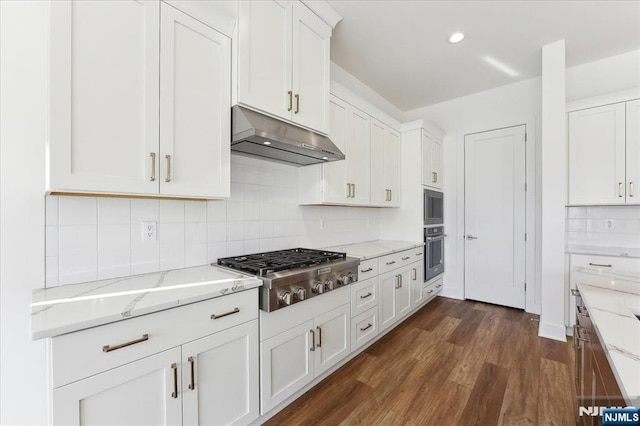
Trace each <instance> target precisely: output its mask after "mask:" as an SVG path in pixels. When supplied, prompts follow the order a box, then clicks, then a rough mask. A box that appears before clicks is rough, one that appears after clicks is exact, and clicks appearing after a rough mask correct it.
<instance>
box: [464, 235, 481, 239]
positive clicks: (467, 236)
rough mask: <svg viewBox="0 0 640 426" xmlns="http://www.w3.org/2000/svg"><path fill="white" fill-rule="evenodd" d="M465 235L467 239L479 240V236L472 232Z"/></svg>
mask: <svg viewBox="0 0 640 426" xmlns="http://www.w3.org/2000/svg"><path fill="white" fill-rule="evenodd" d="M464 237H465V238H466V239H467V240H477V239H478V237H476V236H473V235H471V234H467V235H465V236H464Z"/></svg>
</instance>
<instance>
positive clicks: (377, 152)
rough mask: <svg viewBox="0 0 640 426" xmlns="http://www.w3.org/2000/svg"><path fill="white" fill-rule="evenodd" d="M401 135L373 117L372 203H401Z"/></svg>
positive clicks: (393, 204)
mask: <svg viewBox="0 0 640 426" xmlns="http://www.w3.org/2000/svg"><path fill="white" fill-rule="evenodd" d="M399 188H400V135H398V133H396V132H395V131H393V130H392V129H391V128H389V127H388V126H386V125H385V124H383V123H381V122H379V121H378V120H376V119H374V118H372V119H371V204H372V205H374V206H385V207H397V206H399V205H400V198H399V195H400V192H399Z"/></svg>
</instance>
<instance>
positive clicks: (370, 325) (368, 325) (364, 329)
mask: <svg viewBox="0 0 640 426" xmlns="http://www.w3.org/2000/svg"><path fill="white" fill-rule="evenodd" d="M371 327H373V324H371V323H369V324H367V326H366V327H362V328H360V331H366V330H368V329H370V328H371Z"/></svg>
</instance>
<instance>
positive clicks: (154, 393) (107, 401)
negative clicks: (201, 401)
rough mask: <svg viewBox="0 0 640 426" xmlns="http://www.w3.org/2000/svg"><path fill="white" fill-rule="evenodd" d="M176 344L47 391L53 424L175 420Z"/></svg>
mask: <svg viewBox="0 0 640 426" xmlns="http://www.w3.org/2000/svg"><path fill="white" fill-rule="evenodd" d="M179 361H180V348H179V347H178V348H173V349H170V350H168V351H164V352H161V353H158V354H155V355H153V356H150V357H147V358H143V359H141V360H139V361H135V362H132V363H129V364H126V365H123V366H122V367H118V368H114V369H112V370H108V371H106V372H104V373H100V374H96V375H95V376H91V377H88V378H86V379H83V380H80V381H78V382H74V383H71V384H69V385H66V386H62V387H60V388H58V389H55V390H54V391H53V424H56V425H99V424H102V425H116V424H136V425H179V424H181V423H182V406H181V403H180V399H179V398H178V397H177V394H176V397H174V396H173V395H174V394H173V392H174V391H175V390H176V389H177V388H178V385H177V384H178V383H179V380H180V373H181V371H180V368H179V365H178V363H179Z"/></svg>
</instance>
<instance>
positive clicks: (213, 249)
mask: <svg viewBox="0 0 640 426" xmlns="http://www.w3.org/2000/svg"><path fill="white" fill-rule="evenodd" d="M221 257H227V243H226V242H219V243H209V244H208V246H207V262H208V263H215V262H217V260H218V258H221Z"/></svg>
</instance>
